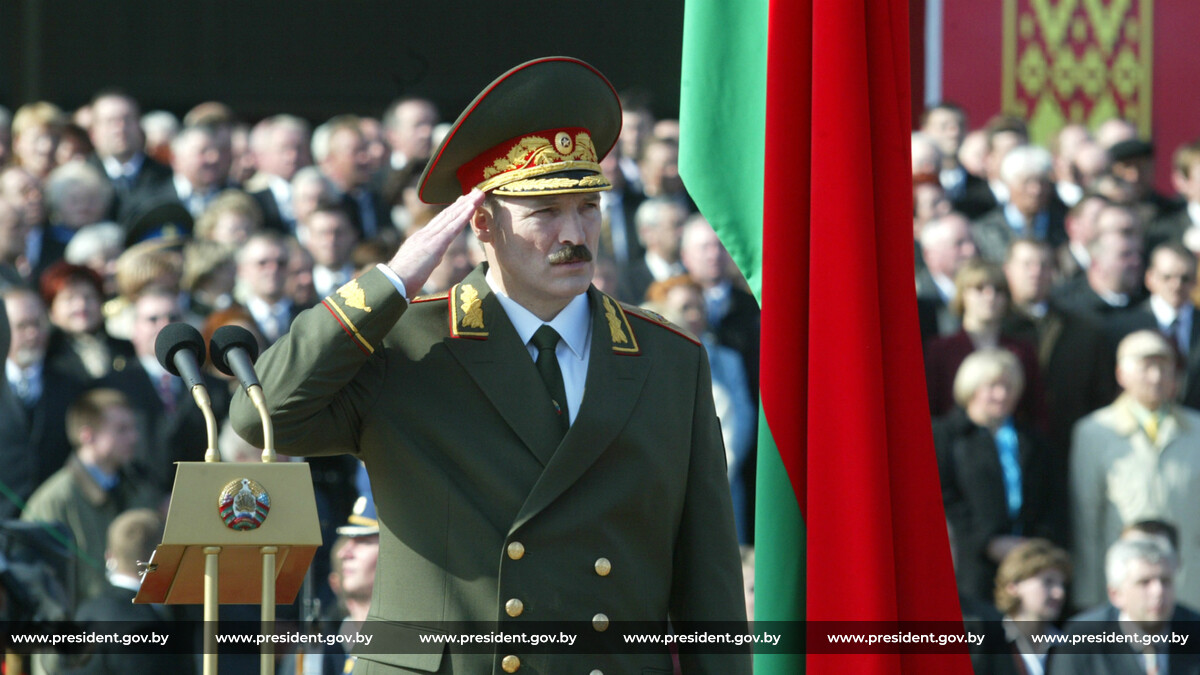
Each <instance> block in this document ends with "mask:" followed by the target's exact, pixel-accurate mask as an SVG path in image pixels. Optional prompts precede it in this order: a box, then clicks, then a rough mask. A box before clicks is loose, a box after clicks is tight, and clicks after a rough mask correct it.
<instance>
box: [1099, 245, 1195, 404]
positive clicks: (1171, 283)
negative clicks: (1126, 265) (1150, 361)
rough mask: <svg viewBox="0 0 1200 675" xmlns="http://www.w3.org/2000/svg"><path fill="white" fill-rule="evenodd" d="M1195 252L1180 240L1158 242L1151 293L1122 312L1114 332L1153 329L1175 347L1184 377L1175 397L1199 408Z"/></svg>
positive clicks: (1152, 256)
mask: <svg viewBox="0 0 1200 675" xmlns="http://www.w3.org/2000/svg"><path fill="white" fill-rule="evenodd" d="M1195 288H1196V255H1195V254H1194V253H1192V252H1191V251H1189V250H1188V249H1187V248H1186V247H1184V246H1183V244H1181V243H1179V242H1168V243H1164V244H1160V245H1159V246H1158V247H1157V248H1155V249H1154V251H1152V252H1151V253H1150V266H1149V268H1148V269H1147V270H1146V289H1147V290H1149V291H1150V297H1149V298H1147V299H1146V300H1145V301H1143V302H1141V303H1140V304H1138V305H1137V306H1136V307H1134V308H1132V309H1131V310H1130V311H1129V312H1127V313H1126V314H1124V315H1122V316H1121V318H1120V321H1119V323H1118V324H1117V328H1116V332H1117V333H1119V337H1124V336H1125V335H1128V334H1129V333H1132V332H1134V331H1137V330H1145V329H1149V330H1156V331H1158V332H1160V333H1162V334H1163V335H1164V336H1165V337H1166V338H1167V340H1168V341H1169V342H1171V343H1172V345H1173V346H1174V347H1175V349H1176V350H1178V353H1179V359H1180V361H1179V363H1180V365H1181V370H1182V374H1183V379H1182V381H1181V382H1180V384H1179V391H1178V392H1177V394H1176V400H1177V401H1178V402H1180V403H1182V404H1183V405H1185V406H1187V407H1189V408H1197V409H1200V316H1198V315H1197V312H1196V305H1195V304H1194V303H1193V302H1192V291H1193V290H1194V289H1195Z"/></svg>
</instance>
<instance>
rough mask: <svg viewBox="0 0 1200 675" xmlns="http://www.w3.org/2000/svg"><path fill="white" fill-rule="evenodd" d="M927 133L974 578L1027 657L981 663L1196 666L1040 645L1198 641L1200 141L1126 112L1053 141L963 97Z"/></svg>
mask: <svg viewBox="0 0 1200 675" xmlns="http://www.w3.org/2000/svg"><path fill="white" fill-rule="evenodd" d="M918 127H919V128H918V130H917V131H914V132H913V134H912V162H913V163H912V170H913V236H914V249H915V251H916V255H915V260H916V279H915V281H916V286H917V296H918V311H919V313H920V317H921V326H922V333H923V338H924V343H925V346H926V351H925V367H926V374H927V384H928V392H929V403H930V412H931V413H932V415H933V417H934V422H933V425H934V445H935V449H936V452H937V461H938V468H939V472H940V478H941V485H942V498H943V503H944V505H945V510H946V519H947V523H948V526H949V528H950V533H951V542H952V549H953V552H954V556H955V569H956V573H957V581H958V588H959V593H960V597H961V598H962V600H963V606H964V610H965V611H967V612H968V613H969V614H973V615H974V616H976V617H979V616H984V615H987V614H989V613H991V614H995V613H996V612H997V611H998V612H1000V613H1001V614H1003V616H1004V623H1003V625H1004V628H1005V630H1006V632H1007V635H1008V639H1009V640H1010V641H1011V642H1012V644H1014V645H1017V647H1016V648H1015V651H1014V653H1016V654H1018V655H1019V656H1020V658H1019V659H1016V660H1013V659H1005V658H1000V659H999V660H995V659H993V660H992V662H991V663H989V664H977V665H978V666H979V667H980V668H986V669H989V670H988V672H1014V671H1013V670H1011V669H1012V668H1015V669H1016V670H1015V672H1022V673H1042V672H1050V673H1084V672H1089V673H1090V672H1138V673H1156V672H1167V671H1168V669H1169V671H1170V672H1172V673H1174V672H1193V670H1192V669H1194V668H1196V667H1197V664H1196V662H1195V659H1194V657H1193V656H1192V655H1188V654H1183V653H1178V651H1177V650H1175V649H1166V648H1164V647H1163V646H1162V645H1159V646H1158V647H1153V646H1145V645H1136V644H1135V645H1134V646H1133V647H1132V648H1126V649H1123V650H1118V651H1119V653H1107V654H1098V653H1093V652H1097V651H1098V650H1096V649H1094V648H1093V649H1092V650H1090V652H1089V653H1077V654H1076V653H1063V654H1062V655H1061V656H1058V655H1055V654H1052V655H1050V656H1049V659H1048V660H1047V647H1046V644H1045V643H1044V642H1039V640H1038V639H1037V637H1036V636H1039V635H1045V634H1050V633H1055V632H1057V631H1059V630H1060V629H1063V630H1066V631H1068V632H1072V633H1094V632H1102V631H1104V630H1110V631H1121V632H1124V633H1128V634H1133V635H1143V636H1153V635H1159V634H1164V633H1166V632H1169V631H1170V630H1171V626H1173V625H1174V626H1176V628H1178V630H1180V631H1186V630H1190V628H1187V627H1186V624H1187V623H1188V622H1189V621H1192V620H1194V619H1195V617H1196V614H1195V613H1194V612H1192V611H1191V610H1189V609H1188V606H1190V607H1198V606H1200V549H1197V542H1200V531H1198V530H1197V529H1196V528H1197V525H1196V521H1195V520H1194V518H1193V517H1192V516H1193V514H1195V513H1196V512H1197V508H1198V507H1200V492H1198V491H1197V490H1196V485H1197V484H1198V483H1197V481H1198V480H1200V436H1197V434H1198V433H1200V431H1198V430H1200V426H1198V425H1200V411H1197V410H1196V408H1197V407H1198V406H1200V390H1198V389H1197V387H1200V373H1198V371H1197V367H1198V366H1200V320H1198V319H1200V316H1197V314H1196V312H1195V308H1196V302H1197V301H1200V292H1198V291H1197V287H1196V264H1197V263H1196V261H1197V253H1198V252H1200V180H1197V176H1200V141H1195V142H1192V143H1188V144H1185V145H1182V146H1180V147H1178V148H1157V147H1155V146H1154V144H1153V143H1152V142H1150V141H1149V140H1147V139H1145V138H1142V137H1140V136H1139V133H1138V130H1137V128H1136V127H1135V126H1133V125H1132V124H1130V123H1128V122H1125V121H1123V120H1120V119H1112V120H1109V121H1107V122H1104V123H1102V124H1100V125H1099V126H1097V127H1096V128H1095V129H1094V130H1089V129H1088V128H1086V127H1084V126H1082V125H1077V124H1070V125H1067V126H1065V127H1063V128H1062V129H1061V130H1060V131H1058V132H1057V134H1056V135H1055V136H1054V138H1053V141H1052V142H1051V143H1050V146H1051V147H1049V148H1045V147H1041V146H1039V145H1037V144H1034V143H1032V142H1031V140H1030V136H1029V131H1028V129H1027V127H1026V125H1025V122H1024V121H1023V120H1021V119H1017V118H1013V117H1009V116H1003V115H1000V116H996V117H994V118H993V119H991V120H988V121H987V122H986V123H985V124H983V125H981V126H979V127H977V128H975V129H973V130H972V129H971V128H970V127H969V125H968V121H967V117H966V115H965V113H964V112H963V110H962V109H961V108H959V107H957V106H955V105H953V104H950V103H943V104H939V105H935V106H932V107H930V108H929V109H927V110H926V111H925V112H924V114H923V115H922V116H921V119H920V121H919V125H918ZM1164 151H1167V152H1171V153H1172V159H1173V162H1172V173H1171V177H1170V178H1171V181H1170V183H1171V184H1172V185H1173V186H1174V191H1175V193H1177V194H1175V195H1171V196H1167V195H1163V194H1161V193H1160V192H1158V191H1157V185H1158V184H1159V183H1158V182H1156V180H1155V175H1154V170H1153V169H1154V158H1155V154H1156V153H1158V152H1164ZM1073 612H1083V613H1082V614H1078V615H1075V616H1074V618H1071V619H1070V620H1067V619H1068V617H1071V616H1072V613H1073ZM1064 621H1065V625H1064V623H1063V622H1064ZM1181 626H1184V627H1181ZM1031 636H1034V637H1031ZM1066 651H1070V650H1066ZM1100 651H1104V650H1100ZM1108 651H1111V650H1108ZM993 656H994V655H993ZM984 660H986V659H984ZM1047 668H1048V670H1047ZM1129 668H1136V670H1129Z"/></svg>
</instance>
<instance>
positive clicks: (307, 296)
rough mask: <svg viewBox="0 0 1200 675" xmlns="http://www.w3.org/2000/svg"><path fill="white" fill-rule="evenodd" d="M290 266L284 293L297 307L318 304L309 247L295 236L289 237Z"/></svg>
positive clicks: (313, 263) (304, 307)
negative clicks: (305, 246) (302, 244)
mask: <svg viewBox="0 0 1200 675" xmlns="http://www.w3.org/2000/svg"><path fill="white" fill-rule="evenodd" d="M287 249H288V268H287V281H285V282H284V286H285V288H286V290H285V291H284V293H285V294H286V295H287V297H289V298H291V299H292V303H293V304H295V306H296V307H299V308H301V309H306V308H308V307H312V306H313V305H315V304H317V302H318V301H319V300H320V299H321V298H319V297H317V290H316V288H315V287H314V286H313V266H314V265H315V264H316V263H315V262H314V261H313V257H312V254H311V253H309V252H308V249H306V248H304V247H303V246H301V245H300V242H298V241H296V240H295V239H294V238H291V237H289V238H288V239H287ZM264 349H265V347H264Z"/></svg>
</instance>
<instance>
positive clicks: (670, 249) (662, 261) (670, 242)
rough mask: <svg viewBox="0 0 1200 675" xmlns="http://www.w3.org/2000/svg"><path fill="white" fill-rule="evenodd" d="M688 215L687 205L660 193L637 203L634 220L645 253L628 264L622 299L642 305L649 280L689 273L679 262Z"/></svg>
mask: <svg viewBox="0 0 1200 675" xmlns="http://www.w3.org/2000/svg"><path fill="white" fill-rule="evenodd" d="M687 216H688V212H687V209H685V208H683V207H682V206H680V205H679V204H677V203H676V202H673V201H671V200H669V199H663V198H661V197H654V198H651V199H647V200H646V201H644V202H642V205H641V206H639V207H638V210H637V214H636V215H635V216H634V220H635V221H636V222H637V231H638V239H639V240H640V241H641V243H642V245H643V246H644V247H645V249H646V253H645V254H644V255H642V257H641V258H640V259H638V260H631V261H630V263H629V265H627V266H625V269H624V270H623V272H622V274H621V281H620V286H619V290H618V295H619V297H620V298H621V300H623V301H624V302H628V303H632V304H635V305H639V304H641V303H642V302H644V301H645V300H646V289H647V288H650V284H652V283H654V282H655V281H666V280H667V279H670V278H671V277H673V276H675V275H678V274H684V273H686V270H684V268H683V264H682V263H680V262H679V238H680V235H681V233H682V231H683V221H684V220H685V219H686V218H687Z"/></svg>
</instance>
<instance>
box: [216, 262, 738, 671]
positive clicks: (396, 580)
mask: <svg viewBox="0 0 1200 675" xmlns="http://www.w3.org/2000/svg"><path fill="white" fill-rule="evenodd" d="M485 271H486V265H483V266H480V267H479V268H477V269H476V270H475V271H474V272H472V273H471V275H469V276H468V277H467V279H465V280H464V281H463V282H462V283H461V284H459V285H458V286H455V287H454V288H453V289H451V291H450V292H449V293H448V294H441V295H439V296H434V297H432V298H416V299H414V300H413V302H412V303H411V304H407V303H405V301H404V299H403V297H402V296H401V295H400V294H399V293H398V292H397V291H396V289H395V287H394V286H392V284H391V282H390V281H389V280H388V279H387V277H386V275H384V274H383V273H382V272H380V271H379V270H377V269H372V270H370V271H368V272H367V273H366V274H364V275H363V276H362V277H361V278H360V279H358V280H356V281H354V282H351V283H349V284H347V285H346V286H344V287H342V288H341V289H339V290H338V291H337V292H336V293H334V294H332V295H330V296H329V297H328V298H326V299H325V301H324V302H323V303H322V304H320V305H318V306H316V307H314V308H313V309H311V310H309V311H307V312H305V313H303V314H302V315H300V316H299V317H298V318H297V319H296V321H295V323H294V324H293V325H292V328H291V330H290V331H289V332H288V334H287V335H286V336H284V337H283V338H281V339H280V341H279V342H278V343H276V344H275V345H274V346H272V347H271V348H270V349H269V350H267V351H266V353H264V354H263V356H262V358H261V360H260V361H259V362H258V365H257V369H258V373H259V376H260V378H261V380H262V386H263V389H264V392H265V394H266V397H267V401H268V408H269V410H270V412H271V416H272V419H273V422H274V426H275V434H276V444H277V447H278V448H279V449H280V451H282V452H286V453H288V454H297V455H325V454H333V453H345V452H351V453H355V454H356V455H358V456H359V457H360V458H361V459H362V460H363V461H364V462H365V463H366V466H367V470H368V473H369V475H370V478H371V485H372V488H373V491H374V495H375V502H376V507H377V509H378V513H379V519H380V552H379V563H378V565H379V566H378V568H377V573H376V577H375V579H376V581H375V590H374V596H373V600H372V605H371V614H370V618H372V619H377V620H381V621H386V622H389V624H388V627H389V629H394V630H399V631H404V632H407V633H410V634H411V635H412V637H414V638H415V637H416V636H418V635H421V634H428V633H437V632H439V631H445V630H448V628H447V627H446V624H443V623H441V622H454V621H495V622H499V623H501V624H503V623H507V622H524V621H530V622H556V623H558V624H559V625H561V626H562V630H563V631H565V632H572V631H574V630H576V629H579V631H582V630H583V629H586V630H589V631H590V630H596V627H603V626H604V624H605V622H604V619H605V618H607V619H608V621H610V622H612V625H614V626H616V625H618V622H623V621H662V620H665V619H666V618H667V617H668V615H669V616H670V618H671V620H672V621H674V622H687V621H716V620H720V621H740V622H744V621H745V605H744V599H743V589H742V582H741V564H740V558H739V554H738V549H737V543H736V537H735V534H734V528H733V517H732V510H731V507H730V496H729V486H728V482H727V479H726V470H725V459H724V450H723V448H722V442H721V435H720V429H719V427H718V423H717V419H716V415H715V413H714V410H713V398H712V392H711V380H710V375H709V368H708V361H707V357H706V356H705V352H704V349H703V347H702V346H700V345H699V344H697V343H696V342H695V341H693V340H692V339H690V338H688V337H686V336H685V335H683V334H682V333H680V332H677V329H672V328H671V327H670V326H668V325H667V324H665V322H662V321H661V320H660V319H657V318H654V317H652V316H650V315H648V314H644V313H641V312H640V311H635V310H633V309H631V308H626V307H623V306H621V305H620V304H619V303H617V301H615V300H613V299H612V298H610V297H608V296H605V295H604V294H602V293H600V292H599V291H597V290H596V289H595V288H592V289H590V290H589V301H590V307H591V314H592V341H591V354H590V361H589V365H588V374H587V380H586V388H585V394H584V398H583V402H582V404H581V405H580V410H579V413H578V416H577V418H576V420H575V422H574V423H573V424H572V425H571V428H570V430H569V432H568V433H567V435H566V436H565V438H563V439H562V441H561V444H559V442H558V437H557V433H556V432H555V425H556V424H557V421H556V419H555V417H554V412H553V406H552V404H551V402H550V399H549V396H548V394H546V390H545V387H544V385H543V384H542V381H541V379H540V378H539V376H538V373H537V370H536V367H535V365H534V363H533V360H532V358H530V356H529V354H528V351H527V348H526V346H525V345H523V344H522V343H521V340H520V338H519V337H518V336H517V333H516V330H515V329H514V328H513V327H512V325H511V324H510V323H509V321H508V318H507V315H506V314H505V312H504V310H503V308H502V307H501V306H500V303H499V301H498V300H497V299H496V297H495V296H493V295H492V294H491V293H490V289H489V287H488V285H487V282H486V281H485V280H484V273H485ZM231 418H232V420H233V422H234V425H235V427H236V428H237V429H238V431H239V433H241V434H242V435H243V436H246V437H247V438H250V439H252V440H253V441H258V440H260V439H261V428H260V423H259V420H258V417H257V415H256V413H255V412H254V410H253V407H252V405H251V404H250V401H249V399H248V398H247V397H246V396H245V395H244V393H242V392H239V393H238V395H237V397H236V398H235V400H234V403H233V408H232V411H231ZM601 559H604V560H601ZM514 601H517V602H514ZM597 615H603V616H597ZM569 622H578V623H569ZM373 651H374V649H373ZM430 651H432V653H428V652H427V653H423V654H417V653H410V654H366V655H365V656H363V657H362V658H360V659H359V660H358V665H357V666H356V671H355V672H358V673H362V672H366V673H396V672H406V673H407V672H418V673H424V672H439V673H451V672H452V673H488V672H495V673H500V672H520V673H555V674H557V673H589V672H593V671H599V672H602V673H608V674H609V675H616V674H623V673H660V672H661V673H670V672H671V662H670V656H669V655H668V654H666V653H665V652H659V653H650V654H616V653H601V654H579V653H571V652H570V650H558V652H557V653H534V652H533V651H532V650H528V649H527V650H525V651H522V646H521V645H514V644H504V645H498V646H496V647H495V648H494V649H491V650H490V651H489V652H488V653H479V650H478V649H476V650H474V652H473V653H471V652H468V651H465V650H462V649H461V648H458V647H456V646H449V647H447V648H446V649H445V650H430ZM681 651H683V650H681ZM681 660H682V664H683V669H684V672H685V673H689V674H690V673H722V674H723V675H728V674H732V673H743V672H747V673H748V672H749V670H750V660H749V657H748V656H745V655H734V656H730V655H715V654H712V653H707V654H687V653H684V654H681Z"/></svg>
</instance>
